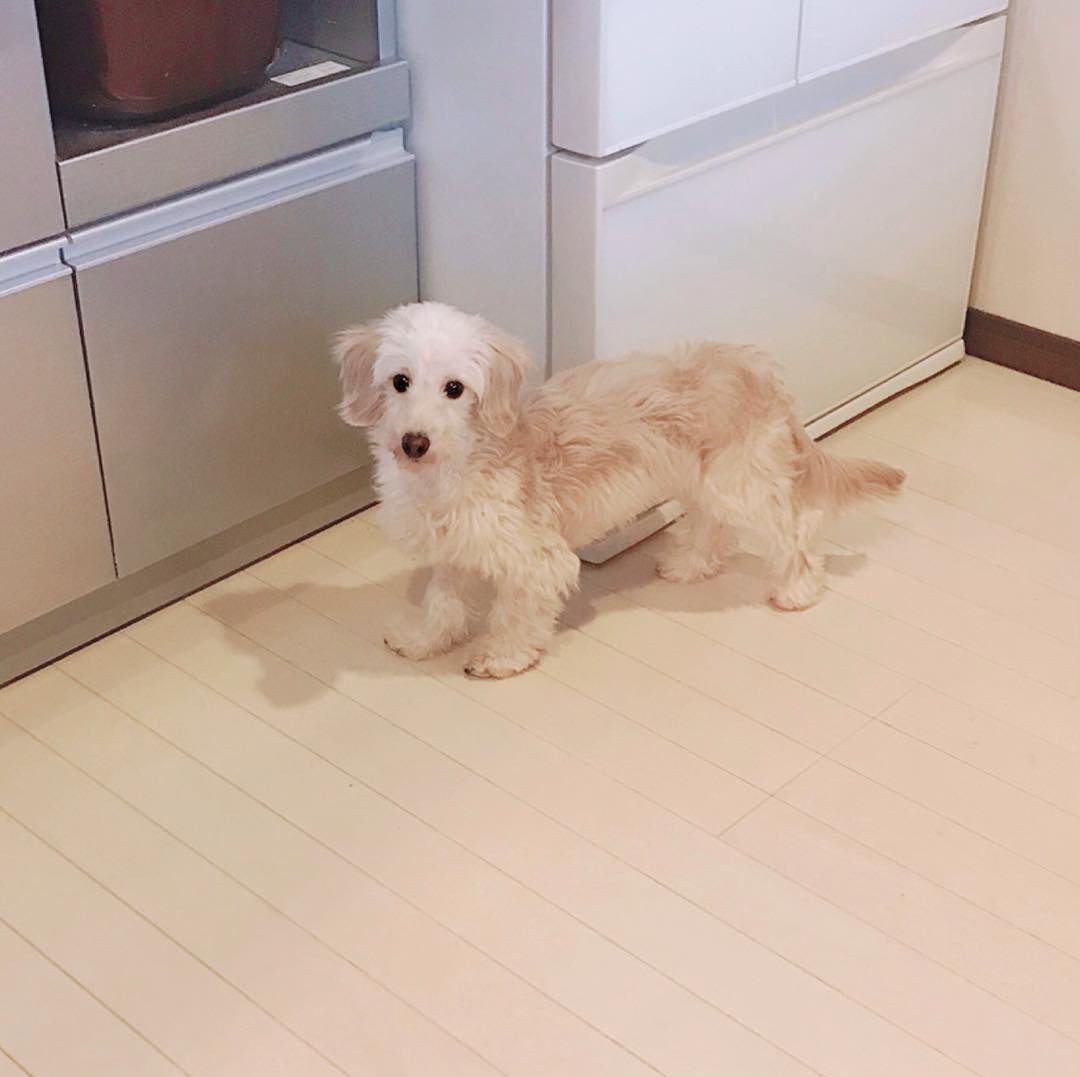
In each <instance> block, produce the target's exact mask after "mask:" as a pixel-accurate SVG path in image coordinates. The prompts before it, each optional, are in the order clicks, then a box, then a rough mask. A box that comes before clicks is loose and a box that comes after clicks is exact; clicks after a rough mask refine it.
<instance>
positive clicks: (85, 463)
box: [0, 247, 114, 634]
mask: <svg viewBox="0 0 1080 1077" xmlns="http://www.w3.org/2000/svg"><path fill="white" fill-rule="evenodd" d="M5 281H6V282H7V283H5ZM0 340H2V341H3V346H2V347H0V459H2V460H3V461H4V465H3V467H0V634H3V633H4V632H7V631H8V630H10V629H12V628H15V627H17V626H18V625H20V624H23V623H24V622H26V621H30V620H33V619H34V618H35V617H39V616H41V615H42V614H43V613H47V612H48V611H49V610H51V609H54V608H55V607H57V606H62V605H64V603H66V602H71V601H73V600H74V599H76V598H79V597H80V596H81V595H84V594H86V593H87V592H88V591H92V590H93V589H94V588H96V587H100V586H102V585H104V584H106V583H108V582H109V581H110V580H112V579H113V578H114V574H113V563H112V552H111V550H110V548H109V527H108V523H107V521H106V516H105V499H104V496H103V494H102V490H101V474H100V471H99V469H98V458H97V448H96V446H95V444H94V430H93V423H92V419H91V416H90V394H89V391H88V389H87V385H86V371H85V368H84V367H83V353H82V344H81V342H80V340H79V326H78V320H77V317H76V313H75V293H74V290H73V289H72V286H71V274H70V273H69V272H68V271H67V270H66V269H64V267H63V266H61V264H60V258H59V255H58V254H57V252H56V249H55V247H52V248H31V249H29V250H27V251H25V252H21V253H20V254H17V255H9V256H8V257H7V258H0Z"/></svg>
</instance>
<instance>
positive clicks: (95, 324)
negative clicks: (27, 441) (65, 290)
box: [70, 132, 416, 575]
mask: <svg viewBox="0 0 1080 1077" xmlns="http://www.w3.org/2000/svg"><path fill="white" fill-rule="evenodd" d="M413 206H414V185H413V165H412V158H411V157H410V156H409V155H407V154H406V153H405V152H404V151H403V150H402V149H401V146H400V133H399V132H397V133H392V134H390V135H387V136H380V137H379V138H376V139H373V140H372V141H371V142H369V143H366V144H363V145H360V146H357V145H355V144H354V145H351V146H346V147H344V148H342V149H339V150H334V151H331V152H330V153H326V154H322V155H319V156H318V157H315V158H310V159H308V160H306V161H303V162H298V163H295V164H293V165H287V166H283V167H282V168H279V169H276V170H273V171H272V172H269V173H264V174H261V175H259V176H255V177H250V178H248V179H246V180H241V181H236V182H235V183H232V184H228V185H225V186H223V187H221V188H214V189H212V190H210V191H206V192H202V193H201V194H199V195H196V196H191V197H189V198H187V199H183V200H180V202H178V203H173V204H170V205H166V206H164V207H157V208H155V209H153V210H147V211H144V212H143V213H141V214H136V215H134V216H132V217H131V218H126V219H123V220H121V221H118V222H115V223H114V224H110V225H102V226H100V227H99V228H96V229H88V230H86V231H85V232H83V233H81V234H79V235H77V236H76V237H75V240H74V242H73V244H72V254H71V256H70V257H71V259H72V261H73V262H74V264H75V265H76V270H77V279H78V285H79V296H80V303H81V309H82V315H83V326H84V332H85V337H86V347H87V360H88V365H89V369H90V376H91V382H92V386H93V393H94V402H95V408H96V414H97V419H98V427H99V433H100V439H101V453H102V462H103V467H104V472H105V485H106V490H107V491H108V495H109V505H110V510H111V513H112V522H113V534H114V539H115V546H116V558H117V566H118V568H119V570H120V573H121V575H124V574H127V573H130V572H133V571H135V570H137V569H140V568H143V567H145V566H147V565H149V564H152V563H153V562H155V561H158V560H160V559H162V558H164V557H167V556H168V555H170V554H172V553H175V552H176V551H178V550H181V549H183V548H185V547H187V546H190V545H192V544H193V543H196V542H199V541H200V540H202V539H205V538H208V537H210V536H212V535H214V534H216V533H218V532H220V531H223V530H225V529H226V528H229V527H232V526H234V525H236V524H238V523H241V522H243V521H245V520H247V519H250V518H251V517H253V516H255V515H257V514H259V513H261V512H264V511H266V510H268V509H270V508H273V507H275V506H277V505H280V504H282V503H284V502H286V501H289V500H290V499H292V498H294V497H297V496H299V495H301V494H304V493H306V492H308V491H309V490H313V489H315V488H317V487H319V486H321V485H323V484H325V483H328V482H330V481H332V480H334V479H336V478H338V477H340V476H342V475H345V474H347V473H349V472H351V471H353V470H355V469H357V468H359V467H361V466H363V465H364V464H365V463H366V450H365V448H364V447H363V437H362V436H358V435H357V432H356V431H353V430H351V429H349V428H348V427H346V426H345V425H344V424H343V423H341V421H340V420H339V419H338V417H337V415H336V412H335V404H336V402H337V384H336V381H337V375H336V371H335V370H334V368H333V364H332V363H331V361H330V359H329V358H328V355H329V341H330V337H331V335H332V334H333V333H334V332H335V331H336V330H338V329H341V328H342V327H344V326H346V325H348V324H351V323H352V322H355V321H357V320H363V319H365V318H367V317H370V316H372V315H375V314H377V313H380V312H381V311H383V310H384V309H385V308H387V307H389V306H392V305H394V304H397V303H401V302H405V301H407V300H411V299H414V298H415V296H416V248H415V243H416V240H415V223H414V218H413V213H414V210H413Z"/></svg>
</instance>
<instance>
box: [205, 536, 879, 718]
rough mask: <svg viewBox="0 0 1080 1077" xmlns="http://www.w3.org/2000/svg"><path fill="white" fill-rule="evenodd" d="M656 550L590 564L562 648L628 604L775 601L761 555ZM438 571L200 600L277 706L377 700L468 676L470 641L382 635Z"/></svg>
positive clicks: (667, 609)
mask: <svg viewBox="0 0 1080 1077" xmlns="http://www.w3.org/2000/svg"><path fill="white" fill-rule="evenodd" d="M656 552H657V547H656V546H655V545H652V544H647V545H646V546H644V547H642V548H637V549H634V550H630V551H627V552H626V553H624V554H621V555H619V556H618V557H616V558H614V559H613V560H612V561H610V562H608V563H607V564H606V565H604V566H602V567H600V568H595V567H593V566H589V565H584V566H583V567H582V586H581V587H580V589H579V590H578V591H577V592H576V593H575V594H573V595H572V596H571V597H570V598H569V600H568V601H567V603H566V606H565V609H564V611H563V614H562V617H561V619H560V625H559V631H558V636H557V639H556V641H555V644H554V647H555V648H556V649H557V648H560V647H563V646H566V645H568V644H569V643H570V640H571V633H572V632H573V631H574V630H582V631H586V632H588V631H589V626H590V625H592V624H593V623H594V622H596V621H597V620H598V619H600V618H602V617H604V616H607V615H609V614H611V613H612V612H613V611H617V610H625V609H627V608H628V607H629V608H633V607H635V606H637V607H642V608H645V609H647V610H649V611H650V612H651V613H653V614H658V615H660V616H672V617H673V618H675V619H678V615H679V614H695V613H711V614H724V613H732V614H734V613H735V612H736V611H738V610H740V609H745V608H747V607H763V608H766V609H767V608H768V600H767V595H768V578H767V573H766V569H765V566H764V563H763V562H762V561H761V559H760V558H757V557H754V556H752V555H749V554H739V555H737V556H736V557H735V558H733V559H732V561H731V563H730V565H729V568H728V570H727V571H725V572H724V573H722V574H720V575H719V576H716V577H714V578H713V579H711V580H703V581H701V582H697V583H687V584H680V583H671V582H669V581H667V580H663V579H659V578H658V577H657V575H656V562H655V554H656ZM864 560H865V558H864V557H863V556H862V555H858V554H833V555H830V556H829V557H828V558H827V571H828V573H829V575H830V576H848V575H851V574H853V573H855V572H857V571H858V570H859V568H860V567H861V566H862V564H863V562H864ZM430 576H431V571H430V569H423V568H420V569H414V570H412V571H404V572H400V573H398V574H397V575H396V576H393V577H389V578H385V579H383V580H381V581H380V582H378V583H375V582H369V581H365V580H362V579H361V578H360V577H355V580H356V582H355V583H353V582H350V583H348V584H340V585H339V584H330V583H323V582H314V581H310V582H309V581H305V582H303V583H291V584H287V585H278V586H277V587H276V588H274V589H271V588H268V587H267V586H265V585H254V584H253V585H252V587H251V588H250V589H249V588H246V587H244V586H243V585H242V584H241V585H238V586H234V587H231V588H228V589H227V590H223V591H222V592H221V593H219V594H215V595H212V596H209V597H207V598H206V599H205V600H204V601H203V602H201V603H199V605H200V606H201V608H202V609H203V610H204V611H205V612H206V613H207V614H209V615H210V616H211V617H212V618H213V619H214V620H216V621H218V622H221V623H222V625H223V626H224V627H223V628H222V633H223V636H224V639H225V641H226V642H227V645H228V646H229V647H230V649H232V650H233V651H236V652H238V653H241V654H244V655H247V656H248V657H249V658H251V659H253V660H255V661H256V662H257V663H258V665H259V681H258V687H259V691H260V693H261V694H262V695H263V696H264V698H266V699H267V701H268V702H270V703H271V704H273V706H274V707H276V708H298V707H302V706H304V705H305V704H309V703H312V702H314V701H316V700H318V699H320V698H321V697H324V696H327V695H329V694H330V693H332V692H341V693H342V694H344V695H346V696H348V697H350V698H351V699H353V700H355V701H356V702H358V703H360V704H365V702H366V701H367V700H368V699H369V698H370V699H371V700H372V701H373V702H374V699H375V697H376V696H377V695H378V694H379V692H380V691H381V690H382V682H384V681H385V680H386V679H388V678H391V679H392V678H410V677H412V678H415V677H416V676H417V674H418V673H422V672H426V673H431V674H434V675H436V676H446V675H449V676H463V675H464V674H463V672H462V667H463V666H464V664H465V660H466V659H467V658H468V656H469V652H470V644H465V645H463V646H462V647H460V648H458V649H457V650H455V651H453V652H451V653H450V654H447V655H443V656H441V657H439V658H435V659H431V660H428V661H425V662H421V663H416V662H412V661H409V660H407V659H404V658H402V657H400V656H398V655H396V654H393V653H392V652H390V651H389V650H388V649H387V648H386V646H385V644H384V643H383V636H384V634H385V631H386V628H387V626H388V624H389V623H390V621H391V620H392V619H393V618H394V617H395V616H400V615H402V614H405V613H407V612H408V611H409V610H410V609H415V608H416V607H417V606H419V604H420V602H421V599H422V598H423V594H424V590H425V588H426V587H427V583H428V580H429V579H430ZM825 601H828V598H827V597H826V599H825ZM489 602H490V593H485V591H484V590H483V589H479V590H474V592H473V595H472V604H473V605H474V607H475V608H476V609H477V610H478V611H479V616H478V618H477V625H476V627H477V630H479V629H481V628H482V626H483V618H484V614H485V613H486V608H487V605H488V604H489ZM776 616H780V617H784V618H787V617H798V616H799V615H798V614H797V613H794V614H776ZM226 628H228V629H232V630H231V631H227V630H226ZM601 638H603V634H601ZM376 709H377V708H376Z"/></svg>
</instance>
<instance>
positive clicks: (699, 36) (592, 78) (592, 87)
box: [552, 0, 799, 157]
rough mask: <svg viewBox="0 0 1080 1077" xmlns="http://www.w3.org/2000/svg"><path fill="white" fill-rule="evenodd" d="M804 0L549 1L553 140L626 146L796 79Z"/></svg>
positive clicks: (597, 152) (595, 151) (607, 149)
mask: <svg viewBox="0 0 1080 1077" xmlns="http://www.w3.org/2000/svg"><path fill="white" fill-rule="evenodd" d="M798 24H799V0H711V2H709V3H702V2H701V0H669V2H668V3H665V4H657V3H655V2H654V0H553V2H552V31H553V32H552V112H553V115H552V141H553V142H554V143H555V145H556V146H558V147H560V148H562V149H567V150H574V151H575V152H577V153H582V154H586V155H588V156H591V157H602V156H605V155H607V154H610V153H614V152H616V151H617V150H621V149H625V148H626V147H627V146H632V145H634V144H636V143H638V142H643V141H644V140H645V139H648V138H652V137H654V136H655V135H658V134H661V133H663V132H665V131H670V130H672V129H673V128H675V127H679V126H681V125H683V124H686V123H690V122H692V121H694V120H697V119H701V118H702V117H704V116H711V115H713V114H715V113H717V112H720V111H723V110H724V109H727V108H732V107H734V106H735V105H737V104H740V103H742V102H745V101H749V100H752V99H753V98H756V97H761V96H763V95H764V94H767V93H769V92H771V91H773V90H776V89H779V88H781V87H783V86H788V85H790V84H791V83H792V82H793V81H794V79H795V63H796V49H797V41H798V31H799V25H798Z"/></svg>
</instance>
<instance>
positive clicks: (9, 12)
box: [0, 0, 64, 252]
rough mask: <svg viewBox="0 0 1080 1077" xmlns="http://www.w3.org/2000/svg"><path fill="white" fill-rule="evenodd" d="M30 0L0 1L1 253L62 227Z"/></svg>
mask: <svg viewBox="0 0 1080 1077" xmlns="http://www.w3.org/2000/svg"><path fill="white" fill-rule="evenodd" d="M55 158H56V154H55V150H54V148H53V135H52V124H51V123H50V120H49V104H48V98H47V97H46V95H45V73H44V70H43V68H42V66H41V46H40V44H39V42H38V32H37V18H36V16H35V14H34V0H4V2H3V3H0V191H2V192H3V198H0V252H2V251H5V250H10V249H11V248H12V247H21V246H24V245H26V244H28V243H34V242H36V241H38V240H41V239H45V238H47V237H48V236H55V235H57V234H58V233H59V232H61V231H62V230H63V227H64V219H63V212H62V210H61V208H60V189H59V186H58V183H57V179H56V159H55Z"/></svg>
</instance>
